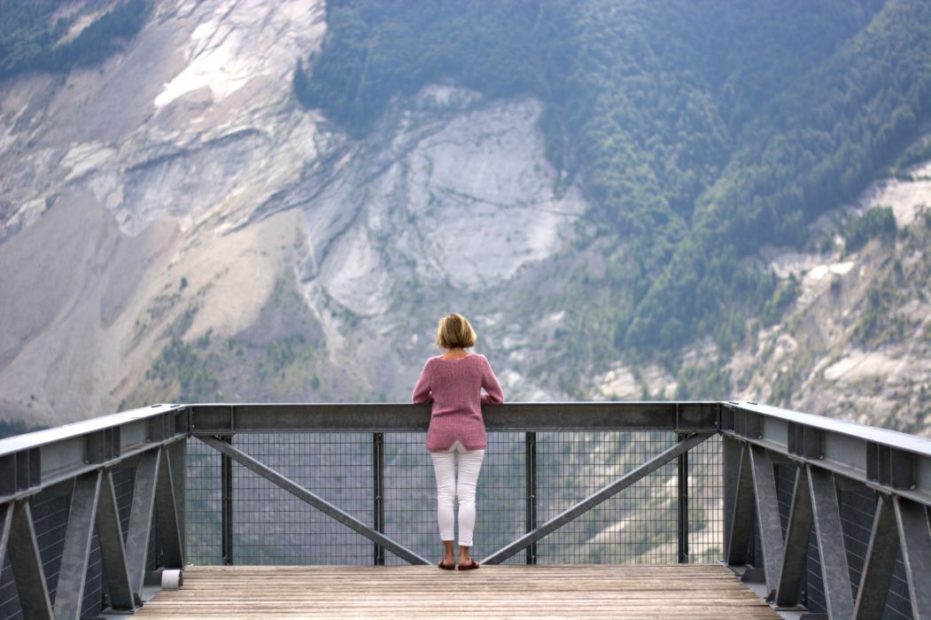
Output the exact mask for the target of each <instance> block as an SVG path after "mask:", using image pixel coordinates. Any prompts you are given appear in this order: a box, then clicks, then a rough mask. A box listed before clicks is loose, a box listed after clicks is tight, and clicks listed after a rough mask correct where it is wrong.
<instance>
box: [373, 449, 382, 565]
mask: <svg viewBox="0 0 931 620" xmlns="http://www.w3.org/2000/svg"><path fill="white" fill-rule="evenodd" d="M372 476H373V480H372V487H373V489H372V499H373V508H374V515H373V516H374V524H373V525H374V527H375V531H376V532H379V533H381V534H384V533H385V434H384V433H372ZM374 545H375V560H374V563H375V566H384V565H385V547H384V546H383V545H380V544H378V543H374Z"/></svg>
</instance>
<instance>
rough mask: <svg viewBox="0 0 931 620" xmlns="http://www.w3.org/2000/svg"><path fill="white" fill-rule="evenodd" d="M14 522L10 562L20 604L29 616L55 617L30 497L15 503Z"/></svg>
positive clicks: (11, 533)
mask: <svg viewBox="0 0 931 620" xmlns="http://www.w3.org/2000/svg"><path fill="white" fill-rule="evenodd" d="M12 510H13V521H12V523H11V524H10V540H9V543H8V544H9V552H10V565H11V568H12V569H13V579H14V581H16V591H17V592H18V593H19V604H20V607H22V610H23V616H24V617H26V618H51V617H52V601H51V599H50V598H49V594H48V586H47V584H46V582H45V570H44V569H43V568H42V558H41V556H40V555H39V544H38V542H37V541H36V528H35V526H34V525H33V522H32V511H31V510H30V508H29V500H21V501H18V502H15V503H14V504H13V509H12Z"/></svg>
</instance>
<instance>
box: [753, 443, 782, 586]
mask: <svg viewBox="0 0 931 620" xmlns="http://www.w3.org/2000/svg"><path fill="white" fill-rule="evenodd" d="M750 463H751V467H752V470H753V492H754V496H755V498H756V518H757V522H758V523H759V526H760V538H761V542H762V544H763V568H764V571H765V573H766V592H767V595H766V598H767V600H772V598H773V597H774V596H775V595H776V588H777V587H778V585H779V578H780V575H781V574H782V557H783V555H784V546H783V543H782V524H781V523H780V522H779V500H778V498H777V497H776V478H775V476H774V475H773V463H772V461H771V460H770V458H769V453H767V452H766V450H764V449H763V448H761V447H759V446H751V447H750Z"/></svg>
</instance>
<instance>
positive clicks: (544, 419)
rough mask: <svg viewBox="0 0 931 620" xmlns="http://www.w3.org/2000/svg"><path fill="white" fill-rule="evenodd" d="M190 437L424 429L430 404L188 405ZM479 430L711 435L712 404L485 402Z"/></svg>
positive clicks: (715, 425) (715, 415)
mask: <svg viewBox="0 0 931 620" xmlns="http://www.w3.org/2000/svg"><path fill="white" fill-rule="evenodd" d="M187 407H188V408H189V409H190V411H191V432H193V433H194V434H195V435H213V434H230V435H232V434H237V433H272V432H423V431H426V429H427V426H428V425H429V422H430V407H429V405H413V404H410V403H384V404H370V403H357V404H350V403H316V404H300V403H283V404H262V403H253V404H234V403H216V404H192V405H187ZM483 410H484V412H485V416H484V417H485V426H486V428H487V429H488V431H489V432H502V431H616V430H656V431H673V432H691V431H702V432H716V431H717V430H718V429H719V428H720V403H718V402H712V401H694V402H692V401H690V402H672V401H669V402H644V401H629V402H618V401H588V402H544V403H505V404H502V405H486V406H485V407H483Z"/></svg>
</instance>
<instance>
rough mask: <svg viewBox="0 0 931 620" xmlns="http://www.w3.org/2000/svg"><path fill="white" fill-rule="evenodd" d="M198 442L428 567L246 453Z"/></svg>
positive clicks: (216, 442) (205, 439) (217, 443)
mask: <svg viewBox="0 0 931 620" xmlns="http://www.w3.org/2000/svg"><path fill="white" fill-rule="evenodd" d="M199 439H200V440H201V441H203V442H204V443H206V444H207V445H208V446H211V447H212V448H214V449H215V450H217V451H218V452H220V453H222V454H225V455H227V456H229V457H230V458H231V459H233V460H234V461H236V462H237V463H239V464H240V465H242V466H243V467H245V468H246V469H248V470H250V471H252V472H255V473H256V474H258V475H260V476H262V477H263V478H265V479H266V480H268V481H269V482H271V483H273V484H275V485H276V486H278V487H280V488H282V489H284V490H285V491H287V492H288V493H290V494H291V495H293V496H295V497H296V498H298V499H300V500H301V501H304V502H306V503H308V504H310V505H311V506H313V507H314V508H316V509H317V510H319V511H320V512H322V513H324V514H325V515H327V516H329V517H331V518H332V519H334V520H335V521H338V522H339V523H342V524H343V525H345V526H346V527H348V528H350V529H351V530H353V531H355V532H357V533H359V534H361V535H363V536H365V537H366V538H368V539H369V540H371V541H372V542H374V543H378V544H380V545H382V546H384V547H385V548H386V549H388V550H389V551H391V552H392V553H394V554H395V555H397V556H398V557H400V558H402V559H404V560H407V561H408V562H410V563H411V564H430V563H431V562H430V561H429V560H427V559H425V558H423V557H421V556H419V555H417V553H415V552H414V551H411V550H410V549H408V548H407V547H405V546H403V545H402V544H400V543H398V542H397V541H395V540H393V539H391V538H388V537H387V536H385V535H384V534H382V533H380V532H376V531H375V530H374V529H372V528H370V527H369V526H367V525H366V524H364V523H363V522H361V521H359V520H358V519H356V518H355V517H353V516H352V515H350V514H348V513H346V512H344V511H342V510H340V509H339V508H337V507H336V506H334V505H333V504H331V503H329V502H328V501H326V500H325V499H323V498H322V497H320V496H319V495H316V494H315V493H312V492H311V491H308V490H307V489H305V488H304V487H302V486H301V485H299V484H297V483H296V482H294V481H292V480H290V479H289V478H287V477H285V476H283V475H282V474H280V473H278V472H277V471H275V470H274V469H272V468H270V467H269V466H267V465H265V464H264V463H261V462H259V461H257V460H256V459H254V458H252V457H251V456H249V455H248V454H246V453H245V452H242V451H241V450H239V449H237V448H234V447H233V446H231V445H229V444H228V443H226V442H224V441H221V440H219V439H216V438H213V437H199Z"/></svg>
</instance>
